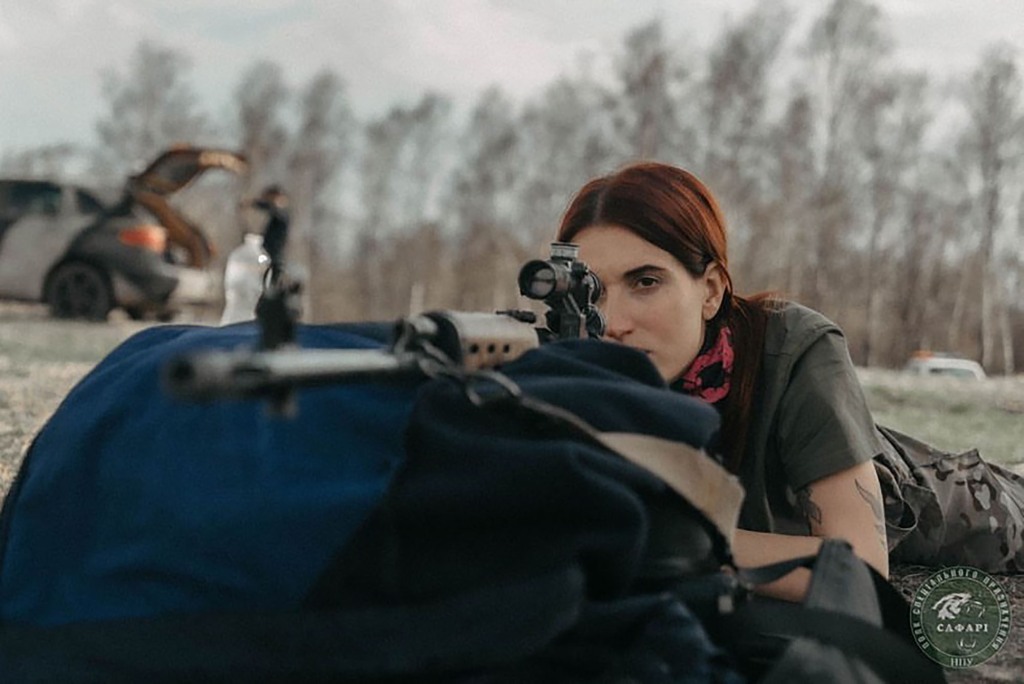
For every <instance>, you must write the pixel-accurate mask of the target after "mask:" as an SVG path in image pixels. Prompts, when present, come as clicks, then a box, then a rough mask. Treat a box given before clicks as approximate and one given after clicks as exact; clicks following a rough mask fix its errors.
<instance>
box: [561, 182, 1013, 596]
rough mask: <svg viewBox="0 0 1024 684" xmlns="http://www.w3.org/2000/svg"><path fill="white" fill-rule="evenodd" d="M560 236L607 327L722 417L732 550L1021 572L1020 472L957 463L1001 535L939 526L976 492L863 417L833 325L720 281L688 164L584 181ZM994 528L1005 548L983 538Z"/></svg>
mask: <svg viewBox="0 0 1024 684" xmlns="http://www.w3.org/2000/svg"><path fill="white" fill-rule="evenodd" d="M557 239H558V240H560V241H564V242H575V243H577V244H578V245H579V247H580V258H581V259H582V260H583V261H585V262H586V263H587V264H588V266H589V267H590V268H591V269H592V270H593V271H594V272H595V273H596V274H597V275H598V277H599V278H600V279H601V282H602V284H603V285H604V292H603V295H602V299H601V300H600V301H599V302H598V305H599V306H600V308H601V309H602V311H603V312H604V315H605V317H606V319H607V331H606V338H607V339H609V340H612V341H615V342H619V343H622V344H625V345H628V346H631V347H634V348H636V349H638V350H640V351H642V352H643V353H645V354H646V355H647V356H648V357H649V358H650V360H651V362H652V363H653V364H654V366H655V367H656V368H657V369H658V371H659V372H660V373H661V375H662V377H663V378H664V379H665V381H666V382H667V383H668V384H669V386H670V387H671V388H672V389H673V390H676V391H679V392H684V393H687V394H690V395H694V396H697V397H700V398H702V399H704V400H706V401H708V402H710V403H711V404H713V405H714V406H715V407H716V408H717V409H718V411H719V413H720V414H721V416H722V429H721V431H720V440H719V441H720V443H719V452H720V455H721V456H722V458H723V460H724V463H725V465H726V467H727V468H729V469H730V470H731V471H732V472H734V473H735V474H737V475H738V477H739V479H740V481H741V483H742V484H743V486H744V488H745V490H746V499H745V501H744V504H743V508H742V512H741V517H740V525H739V527H740V529H739V530H738V531H737V533H736V536H735V540H734V547H733V552H734V554H735V558H736V561H737V563H738V564H739V565H740V566H756V565H762V564H765V563H770V562H773V561H778V560H783V559H786V558H794V557H799V556H803V555H809V554H813V553H815V552H816V551H817V550H818V548H819V547H820V545H821V540H822V539H823V538H825V537H839V538H843V539H846V540H847V541H848V542H850V544H851V545H852V547H853V549H854V551H855V552H856V553H857V554H858V555H859V556H860V557H861V558H862V559H864V560H865V561H866V562H867V563H869V564H870V565H871V566H873V567H874V568H875V569H876V570H878V571H879V572H880V573H882V574H883V575H887V574H888V568H889V552H890V551H891V550H893V548H894V547H897V546H900V547H903V546H906V548H907V549H908V550H909V551H908V553H907V554H905V555H904V556H900V555H899V554H894V559H895V560H900V561H906V562H925V561H933V562H943V561H948V560H949V559H954V560H955V559H961V560H963V559H966V561H967V562H972V561H973V562H974V563H975V564H976V565H977V566H979V567H982V568H983V569H990V570H991V569H996V570H1000V569H1001V570H1007V569H1009V570H1016V569H1024V550H1022V547H1021V534H1022V529H1021V526H1020V522H1021V521H1024V517H1022V516H1021V511H1022V510H1024V481H1022V480H1020V479H1019V478H1015V479H1014V476H1012V474H1006V473H1003V472H1002V471H998V472H992V471H988V470H985V472H984V473H982V475H984V476H985V477H978V472H979V471H977V470H975V471H973V472H972V473H971V474H968V475H965V477H967V479H974V480H979V479H980V480H986V478H987V480H986V486H987V484H988V482H990V481H991V480H992V479H993V478H992V477H990V476H995V477H996V479H998V480H999V481H998V482H996V484H997V485H999V486H1000V487H1001V491H1002V492H1003V493H1005V494H1006V496H1005V497H1004V498H1005V499H1006V501H1007V502H1008V503H1007V505H1006V506H1004V507H1002V508H1001V509H1000V510H999V511H997V513H998V515H997V516H996V517H997V518H999V519H1000V520H1001V521H1002V522H1004V523H1006V524H1004V525H1003V526H1002V528H1001V529H1000V531H999V534H995V533H993V532H991V531H990V530H989V529H988V524H987V521H988V517H989V515H990V512H989V511H986V512H985V514H984V515H981V514H979V513H977V512H976V513H974V515H973V517H972V518H971V521H973V524H966V525H961V527H962V529H961V530H959V532H957V531H955V530H953V528H954V527H955V526H956V523H951V524H944V523H943V522H942V521H946V522H949V521H950V520H951V519H952V518H957V519H958V520H959V519H961V518H962V517H963V516H962V515H960V514H961V513H963V512H964V511H965V510H968V509H972V508H977V506H976V497H974V498H972V494H976V493H977V492H976V490H972V489H971V487H959V488H957V487H952V489H951V488H950V486H946V487H945V490H950V491H942V489H943V488H942V485H941V483H940V482H939V480H945V479H947V478H944V477H943V476H941V473H939V474H938V476H937V474H936V473H935V472H933V471H929V469H928V468H929V467H932V466H934V465H935V464H934V463H930V464H928V466H927V467H926V466H922V465H921V464H920V463H915V462H914V459H913V456H914V455H915V454H923V453H924V451H926V447H925V448H924V449H922V448H919V447H922V446H923V445H920V443H916V442H913V441H912V440H909V439H908V440H905V442H903V443H902V444H901V443H900V439H901V438H902V435H899V434H898V433H894V432H892V431H887V430H880V429H879V428H878V427H877V426H876V425H875V423H874V420H873V419H872V416H871V413H870V411H869V409H868V406H867V402H866V400H865V397H864V393H863V390H862V388H861V386H860V384H859V381H858V379H857V375H856V371H855V368H854V366H853V363H852V361H851V360H850V356H849V352H848V350H847V347H846V341H845V339H844V336H843V333H842V331H841V330H840V329H839V328H838V327H837V326H836V325H835V324H834V323H832V322H831V321H829V320H828V319H826V318H825V317H824V316H823V315H821V314H820V313H818V312H816V311H813V310H811V309H808V308H806V307H803V306H801V305H799V304H796V303H793V302H788V301H784V300H782V299H779V298H776V297H773V296H769V295H759V296H755V297H741V296H739V295H737V294H735V293H734V292H733V287H732V280H731V277H730V275H729V270H728V255H727V244H726V243H727V241H726V231H725V221H724V218H723V215H722V212H721V210H720V208H719V206H718V203H717V201H716V200H715V198H714V196H713V195H712V194H711V191H710V190H709V189H708V188H707V187H706V186H705V185H704V184H703V183H702V182H701V181H700V180H699V179H698V178H696V177H695V176H694V175H693V174H691V173H689V172H687V171H685V170H683V169H680V168H676V167H673V166H669V165H665V164H659V163H640V164H635V165H632V166H628V167H626V168H624V169H622V170H621V171H619V172H618V173H615V174H612V175H609V176H604V177H601V178H596V179H594V180H591V181H590V182H588V183H587V184H586V185H584V186H583V188H581V189H580V190H579V192H578V193H577V194H576V196H575V197H574V198H573V199H572V201H571V202H570V204H569V207H568V209H567V210H566V212H565V215H564V216H563V219H562V223H561V226H560V228H559V230H558V235H557ZM908 449H909V451H910V452H912V453H908ZM950 458H951V459H958V458H961V457H954V456H950ZM934 460H935V459H933V461H934ZM953 462H954V461H947V464H950V463H953ZM956 463H957V464H959V463H960V461H956ZM983 465H985V467H986V468H987V467H988V466H987V464H983ZM933 470H934V469H933ZM996 470H998V469H996ZM947 474H948V473H947ZM880 478H881V479H880ZM952 479H954V478H949V480H950V482H949V484H950V485H952V484H953V483H952V481H951V480H952ZM936 489H938V490H940V491H939V492H938V493H937V494H936V491H935V490H936ZM883 491H884V498H883ZM922 492H924V494H923V495H922ZM965 492H966V499H965V498H964V497H965ZM929 497H930V498H929ZM958 497H959V498H958ZM926 499H927V500H926ZM957 516H960V517H957ZM968 517H970V515H968ZM937 518H938V519H937ZM981 525H984V526H985V529H984V530H981ZM940 528H941V529H940ZM951 533H952V534H951ZM991 540H996V541H1002V542H1005V544H1002V545H999V544H996V546H1000V549H1001V550H993V549H992V548H991V547H992V546H993V544H992V542H991ZM808 579H809V572H808V571H806V570H801V571H799V572H794V573H791V574H790V575H787V576H786V577H784V578H782V579H781V580H778V581H777V582H774V583H772V584H770V585H766V586H763V587H760V588H759V591H761V592H762V593H764V594H767V595H770V596H775V597H778V598H785V599H789V600H799V599H801V598H802V597H803V596H804V594H805V593H806V589H807V585H808Z"/></svg>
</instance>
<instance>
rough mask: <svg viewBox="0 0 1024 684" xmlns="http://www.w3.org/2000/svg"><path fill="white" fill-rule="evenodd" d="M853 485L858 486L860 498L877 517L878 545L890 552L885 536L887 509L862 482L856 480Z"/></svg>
mask: <svg viewBox="0 0 1024 684" xmlns="http://www.w3.org/2000/svg"><path fill="white" fill-rule="evenodd" d="M853 484H855V485H857V493H858V494H860V498H862V499H864V501H865V502H866V503H867V505H868V507H870V508H871V512H872V513H873V514H874V516H875V532H876V533H878V543H879V544H881V545H882V548H883V549H885V550H886V551H888V550H889V544H888V542H887V540H886V536H885V509H884V508H883V507H882V502H881V500H880V499H879V498H878V497H877V496H875V495H874V494H873V493H871V492H870V491H868V489H867V488H865V487H864V486H863V485H862V484H861V483H860V480H854V481H853Z"/></svg>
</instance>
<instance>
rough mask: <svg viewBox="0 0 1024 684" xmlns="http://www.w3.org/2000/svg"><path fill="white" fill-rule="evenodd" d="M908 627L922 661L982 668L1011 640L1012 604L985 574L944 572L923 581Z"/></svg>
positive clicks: (962, 569) (955, 569) (964, 570)
mask: <svg viewBox="0 0 1024 684" xmlns="http://www.w3.org/2000/svg"><path fill="white" fill-rule="evenodd" d="M910 627H911V629H912V630H913V633H914V640H915V641H916V642H917V645H918V646H919V647H920V648H921V650H922V651H924V653H925V655H927V656H928V657H929V658H931V659H932V660H934V661H935V662H937V663H938V664H939V665H942V666H943V667H949V668H964V667H974V666H975V665H980V664H981V663H983V662H985V661H986V660H988V659H989V658H991V657H992V656H994V655H995V654H996V653H997V652H998V651H999V649H1000V648H1002V647H1003V644H1005V643H1006V639H1007V637H1009V634H1010V599H1009V597H1008V596H1007V595H1006V592H1005V591H1003V588H1002V587H1001V586H999V583H998V582H996V581H995V580H994V579H992V577H990V576H989V575H988V574H986V573H984V572H982V571H981V570H977V569H975V568H971V567H967V566H957V567H952V568H945V569H943V570H940V571H939V572H936V573H935V574H934V575H932V576H931V577H929V578H928V579H926V580H925V581H924V583H923V584H922V585H921V586H920V587H919V588H918V590H917V591H916V592H915V593H914V600H913V601H912V602H911V604H910Z"/></svg>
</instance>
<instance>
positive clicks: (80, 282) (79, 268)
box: [46, 262, 114, 321]
mask: <svg viewBox="0 0 1024 684" xmlns="http://www.w3.org/2000/svg"><path fill="white" fill-rule="evenodd" d="M46 303H47V305H49V307H50V313H51V314H52V315H53V316H55V317H57V318H84V319H86V320H90V321H105V320H106V319H107V315H108V314H109V313H110V310H111V309H113V308H114V293H113V292H112V290H111V288H110V281H109V280H108V278H107V276H106V274H105V273H103V271H101V270H100V269H98V268H96V267H95V266H90V265H89V264H85V263H81V262H71V263H67V264H63V265H61V266H59V267H58V268H57V270H56V271H54V272H53V274H51V275H50V278H49V281H48V282H47V286H46Z"/></svg>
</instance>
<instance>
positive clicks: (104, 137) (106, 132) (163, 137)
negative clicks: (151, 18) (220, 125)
mask: <svg viewBox="0 0 1024 684" xmlns="http://www.w3.org/2000/svg"><path fill="white" fill-rule="evenodd" d="M189 68H190V60H189V58H188V57H187V56H186V55H185V54H184V53H182V52H179V51H177V50H174V49H171V48H167V47H162V46H160V45H156V44H151V43H149V42H140V43H139V44H138V46H137V47H136V48H135V52H134V53H133V55H132V59H131V62H130V63H129V65H128V68H127V70H126V71H124V72H120V71H117V70H109V71H106V72H104V73H103V74H102V78H103V96H104V98H105V99H106V103H107V113H106V114H105V115H104V116H102V117H101V118H100V119H99V121H97V123H96V132H97V134H98V136H99V147H98V148H97V150H96V170H97V173H99V174H100V175H101V176H105V177H107V178H111V177H113V178H115V179H119V178H121V177H123V175H124V174H125V173H126V172H127V171H129V170H132V169H135V168H136V167H138V166H140V165H142V164H144V163H146V162H148V161H149V159H150V158H151V157H153V156H155V155H156V154H157V153H158V152H159V151H160V150H161V149H162V148H164V147H167V146H168V145H171V144H173V143H181V142H204V140H203V139H204V138H205V137H206V136H207V134H208V133H209V132H210V127H209V125H208V123H207V119H206V116H205V115H204V114H202V113H200V112H198V111H197V101H196V96H195V93H194V92H193V90H192V88H191V86H190V85H189V84H188V82H187V80H186V76H187V72H188V70H189Z"/></svg>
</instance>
